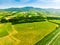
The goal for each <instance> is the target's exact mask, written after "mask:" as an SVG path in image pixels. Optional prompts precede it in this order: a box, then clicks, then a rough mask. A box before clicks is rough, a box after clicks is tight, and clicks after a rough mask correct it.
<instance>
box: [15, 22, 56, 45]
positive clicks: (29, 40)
mask: <svg viewBox="0 0 60 45" xmlns="http://www.w3.org/2000/svg"><path fill="white" fill-rule="evenodd" d="M14 28H15V30H17V31H18V33H17V34H15V35H14V37H16V38H18V39H19V40H21V41H20V43H19V45H34V44H35V43H36V42H38V41H39V40H41V39H42V38H44V37H45V36H46V35H48V34H49V33H51V32H52V31H53V30H54V29H55V28H56V24H53V23H50V22H47V21H46V22H34V23H24V24H16V25H14Z"/></svg>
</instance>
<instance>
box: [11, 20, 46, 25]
mask: <svg viewBox="0 0 60 45" xmlns="http://www.w3.org/2000/svg"><path fill="white" fill-rule="evenodd" d="M44 21H45V20H41V21H28V22H11V23H12V25H15V24H23V23H34V22H44Z"/></svg>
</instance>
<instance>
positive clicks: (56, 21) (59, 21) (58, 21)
mask: <svg viewBox="0 0 60 45" xmlns="http://www.w3.org/2000/svg"><path fill="white" fill-rule="evenodd" d="M50 21H52V22H55V23H59V24H60V20H50Z"/></svg>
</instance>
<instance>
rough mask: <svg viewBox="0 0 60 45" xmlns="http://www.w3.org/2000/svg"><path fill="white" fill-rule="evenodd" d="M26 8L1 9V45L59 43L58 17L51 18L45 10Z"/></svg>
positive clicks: (59, 23) (59, 26) (59, 21)
mask: <svg viewBox="0 0 60 45" xmlns="http://www.w3.org/2000/svg"><path fill="white" fill-rule="evenodd" d="M16 10H17V9H16ZM26 10H27V9H26ZM26 10H25V11H21V10H20V11H14V10H10V9H9V10H6V11H5V10H3V11H0V45H59V44H60V43H59V42H60V40H59V39H60V35H59V34H60V20H59V19H58V17H56V18H55V17H50V18H49V17H48V16H49V15H50V14H49V15H48V16H47V14H48V13H46V12H45V11H44V10H41V11H37V10H35V9H34V10H29V9H28V11H26ZM55 39H56V40H55Z"/></svg>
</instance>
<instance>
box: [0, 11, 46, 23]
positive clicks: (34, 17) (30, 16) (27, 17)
mask: <svg viewBox="0 0 60 45" xmlns="http://www.w3.org/2000/svg"><path fill="white" fill-rule="evenodd" d="M8 16H9V15H8ZM8 16H7V17H3V18H1V19H0V22H2V23H5V22H11V23H13V24H16V23H27V22H38V21H45V19H46V16H45V14H43V13H40V12H32V11H30V12H22V13H20V12H19V14H18V13H16V14H15V15H11V16H9V17H8Z"/></svg>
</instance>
